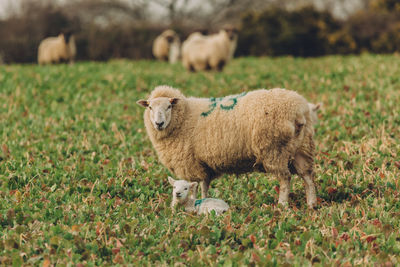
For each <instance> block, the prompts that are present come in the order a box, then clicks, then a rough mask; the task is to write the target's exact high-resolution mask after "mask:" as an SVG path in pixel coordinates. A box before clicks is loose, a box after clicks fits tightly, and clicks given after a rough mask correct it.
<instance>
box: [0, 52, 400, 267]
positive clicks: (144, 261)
mask: <svg viewBox="0 0 400 267" xmlns="http://www.w3.org/2000/svg"><path fill="white" fill-rule="evenodd" d="M160 84H168V85H171V86H175V87H178V88H181V89H182V90H183V92H184V93H185V94H187V95H193V96H201V97H211V96H214V97H218V96H224V95H227V94H237V93H240V92H242V91H245V90H253V89H257V88H273V87H285V88H288V89H293V90H296V91H298V92H300V93H301V94H302V95H304V96H305V97H306V98H307V99H308V100H309V101H310V102H323V104H324V109H323V110H322V112H321V113H320V121H319V123H318V125H317V126H316V136H315V139H316V144H317V155H316V158H315V163H316V165H315V171H316V183H317V191H318V192H317V194H318V202H319V208H318V209H317V210H308V209H307V208H306V203H305V196H304V187H303V183H302V181H301V180H300V179H299V178H297V177H294V178H293V179H292V193H291V195H290V208H288V209H282V208H280V207H277V206H276V203H277V197H278V194H277V191H278V182H277V180H275V179H274V178H273V177H271V176H269V175H267V176H265V175H264V174H260V173H253V174H247V175H240V176H238V177H236V176H234V175H231V176H227V175H226V176H223V177H221V178H220V179H218V180H215V181H213V183H212V185H211V190H210V194H211V196H213V197H218V198H222V199H224V200H225V201H226V202H228V203H229V205H230V206H231V211H230V212H229V213H227V214H225V215H223V216H221V217H215V216H213V215H211V216H209V217H206V216H194V215H192V214H187V213H185V212H183V211H182V210H181V211H179V212H178V213H177V214H176V215H173V214H172V212H171V210H170V207H169V205H170V201H171V187H170V186H169V184H168V181H167V176H168V175H170V173H169V172H168V170H167V169H166V168H165V167H164V166H162V165H161V164H160V163H159V162H158V159H157V156H156V154H155V151H154V150H153V148H152V146H151V143H150V141H149V140H148V138H147V136H146V133H145V130H144V126H143V119H142V116H143V109H142V108H141V107H139V106H138V105H136V103H135V102H136V101H137V100H138V99H140V98H145V97H146V96H147V95H148V94H149V92H150V91H151V90H152V89H153V88H154V87H155V86H157V85H160ZM399 103H400V57H399V56H396V55H394V56H374V55H364V56H360V57H356V56H350V57H339V56H337V57H325V58H317V59H294V58H275V59H271V58H241V59H236V60H234V61H233V62H232V63H231V64H230V65H228V66H227V68H226V69H225V70H224V72H223V73H197V74H193V73H188V72H186V71H185V70H184V69H183V67H182V66H180V65H175V66H170V65H168V64H166V63H159V62H151V61H139V62H132V61H125V60H122V61H111V62H108V63H77V64H75V65H73V66H69V65H59V66H45V67H40V66H36V65H22V66H20V65H11V66H0V133H1V141H0V146H1V149H0V156H1V158H0V195H1V201H0V229H1V232H0V233H1V239H0V263H2V264H4V265H10V264H13V265H14V266H20V265H21V264H24V265H42V266H45V267H47V266H50V265H51V264H54V265H55V264H56V265H57V266H63V265H70V266H71V265H72V266H74V265H76V264H80V265H76V266H93V265H116V264H121V265H123V264H128V265H156V266H160V265H174V264H176V265H178V266H179V265H191V266H200V265H223V266H241V265H248V264H255V265H269V266H277V265H280V266H281V265H294V266H304V265H311V264H316V265H319V266H327V265H333V266H337V265H342V266H351V265H373V264H374V263H375V264H382V265H384V264H386V265H384V266H391V265H399V264H400V256H399V255H400V231H399V227H400V193H399V190H400V183H399V177H400V104H399Z"/></svg>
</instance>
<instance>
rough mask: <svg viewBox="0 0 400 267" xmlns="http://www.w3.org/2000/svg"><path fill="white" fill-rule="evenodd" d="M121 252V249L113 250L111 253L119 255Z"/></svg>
mask: <svg viewBox="0 0 400 267" xmlns="http://www.w3.org/2000/svg"><path fill="white" fill-rule="evenodd" d="M120 250H121V249H120V248H113V249H112V250H111V251H112V253H113V254H114V255H115V254H118V253H119V251H120Z"/></svg>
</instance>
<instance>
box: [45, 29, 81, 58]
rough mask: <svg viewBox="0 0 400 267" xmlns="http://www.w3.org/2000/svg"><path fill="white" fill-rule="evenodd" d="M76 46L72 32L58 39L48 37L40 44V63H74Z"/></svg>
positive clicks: (63, 34) (62, 34) (61, 35)
mask: <svg viewBox="0 0 400 267" xmlns="http://www.w3.org/2000/svg"><path fill="white" fill-rule="evenodd" d="M75 55H76V45H75V39H74V36H73V35H72V34H71V32H65V33H61V34H59V35H58V36H57V37H48V38H46V39H44V40H43V41H41V42H40V45H39V48H38V63H39V64H41V65H43V64H51V63H59V62H61V61H69V62H70V63H73V62H74V59H75Z"/></svg>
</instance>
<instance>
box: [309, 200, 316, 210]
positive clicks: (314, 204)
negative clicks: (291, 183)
mask: <svg viewBox="0 0 400 267" xmlns="http://www.w3.org/2000/svg"><path fill="white" fill-rule="evenodd" d="M307 206H308V208H309V209H310V210H316V209H317V203H316V202H313V203H307Z"/></svg>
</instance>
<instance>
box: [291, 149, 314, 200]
mask: <svg viewBox="0 0 400 267" xmlns="http://www.w3.org/2000/svg"><path fill="white" fill-rule="evenodd" d="M294 167H295V171H296V173H297V174H299V176H300V177H301V178H303V180H304V187H305V190H306V198H307V205H308V207H310V208H314V207H315V205H316V204H317V195H316V190H315V183H314V175H313V159H312V158H311V157H307V155H306V154H301V153H299V154H297V155H296V156H295V161H294Z"/></svg>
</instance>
